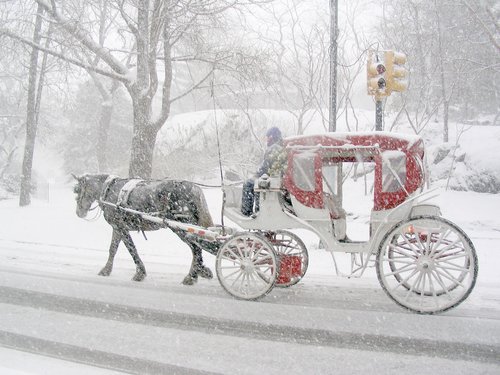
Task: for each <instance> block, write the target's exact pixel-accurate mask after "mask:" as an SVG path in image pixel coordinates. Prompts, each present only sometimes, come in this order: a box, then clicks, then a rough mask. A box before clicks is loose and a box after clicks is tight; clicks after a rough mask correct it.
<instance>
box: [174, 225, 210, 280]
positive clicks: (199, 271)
mask: <svg viewBox="0 0 500 375" xmlns="http://www.w3.org/2000/svg"><path fill="white" fill-rule="evenodd" d="M175 233H176V234H177V235H178V236H179V237H180V239H181V240H182V241H184V242H185V243H186V244H187V245H188V246H189V248H190V249H191V253H192V254H193V260H192V261H191V268H190V270H189V273H188V274H187V276H186V277H185V278H184V280H182V283H183V284H184V285H193V284H194V283H196V282H197V281H198V275H199V276H201V277H204V278H206V279H211V278H212V277H213V274H212V271H211V270H210V268H208V267H206V266H205V265H204V264H203V256H202V250H201V248H200V247H199V246H198V245H197V244H196V243H194V242H192V241H190V240H189V239H188V238H187V236H186V234H185V233H184V232H182V231H175Z"/></svg>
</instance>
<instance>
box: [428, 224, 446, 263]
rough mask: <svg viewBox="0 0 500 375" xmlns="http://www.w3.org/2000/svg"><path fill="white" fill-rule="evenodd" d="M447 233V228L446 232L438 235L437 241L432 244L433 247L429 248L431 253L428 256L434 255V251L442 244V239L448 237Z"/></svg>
mask: <svg viewBox="0 0 500 375" xmlns="http://www.w3.org/2000/svg"><path fill="white" fill-rule="evenodd" d="M448 233H450V229H449V228H448V229H446V231H444V232H441V233H440V235H439V238H438V240H437V241H435V242H434V243H433V246H431V252H430V254H429V255H430V256H433V255H434V253H435V251H436V250H437V249H438V248H439V246H440V245H441V243H442V242H443V240H444V238H445V237H446V236H448Z"/></svg>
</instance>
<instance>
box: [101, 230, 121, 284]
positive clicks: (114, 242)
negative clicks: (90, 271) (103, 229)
mask: <svg viewBox="0 0 500 375" xmlns="http://www.w3.org/2000/svg"><path fill="white" fill-rule="evenodd" d="M121 240H122V236H121V234H120V232H118V231H117V230H116V229H113V235H112V237H111V244H110V245H109V255H108V261H107V262H106V265H105V266H104V267H103V269H102V270H101V271H99V275H100V276H109V275H110V274H111V271H112V270H113V261H114V259H115V255H116V251H117V250H118V245H119V244H120V241H121Z"/></svg>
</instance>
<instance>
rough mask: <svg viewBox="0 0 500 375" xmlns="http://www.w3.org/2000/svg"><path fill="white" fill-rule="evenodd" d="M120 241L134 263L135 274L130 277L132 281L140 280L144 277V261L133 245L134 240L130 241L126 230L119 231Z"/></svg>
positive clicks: (130, 238)
mask: <svg viewBox="0 0 500 375" xmlns="http://www.w3.org/2000/svg"><path fill="white" fill-rule="evenodd" d="M121 235H122V241H123V243H124V244H125V246H126V247H127V250H128V252H129V253H130V255H131V256H132V259H133V260H134V263H135V275H134V277H133V278H132V280H134V281H142V280H144V278H145V277H146V267H144V263H142V260H141V258H140V257H139V253H138V252H137V249H136V247H135V245H134V241H132V237H131V236H130V233H129V232H128V231H126V230H122V231H121Z"/></svg>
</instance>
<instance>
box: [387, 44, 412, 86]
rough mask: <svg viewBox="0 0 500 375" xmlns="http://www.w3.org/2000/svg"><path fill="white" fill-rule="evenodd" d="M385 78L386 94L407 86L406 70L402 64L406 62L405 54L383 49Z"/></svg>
mask: <svg viewBox="0 0 500 375" xmlns="http://www.w3.org/2000/svg"><path fill="white" fill-rule="evenodd" d="M384 62H385V68H386V73H385V79H386V85H387V91H388V95H390V94H391V92H393V91H398V92H401V91H405V90H406V88H407V87H408V84H407V82H406V80H405V79H404V78H405V77H406V75H407V73H408V72H407V70H406V69H405V67H404V66H403V65H404V64H405V63H406V55H405V54H404V53H401V52H394V51H385V52H384Z"/></svg>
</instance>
